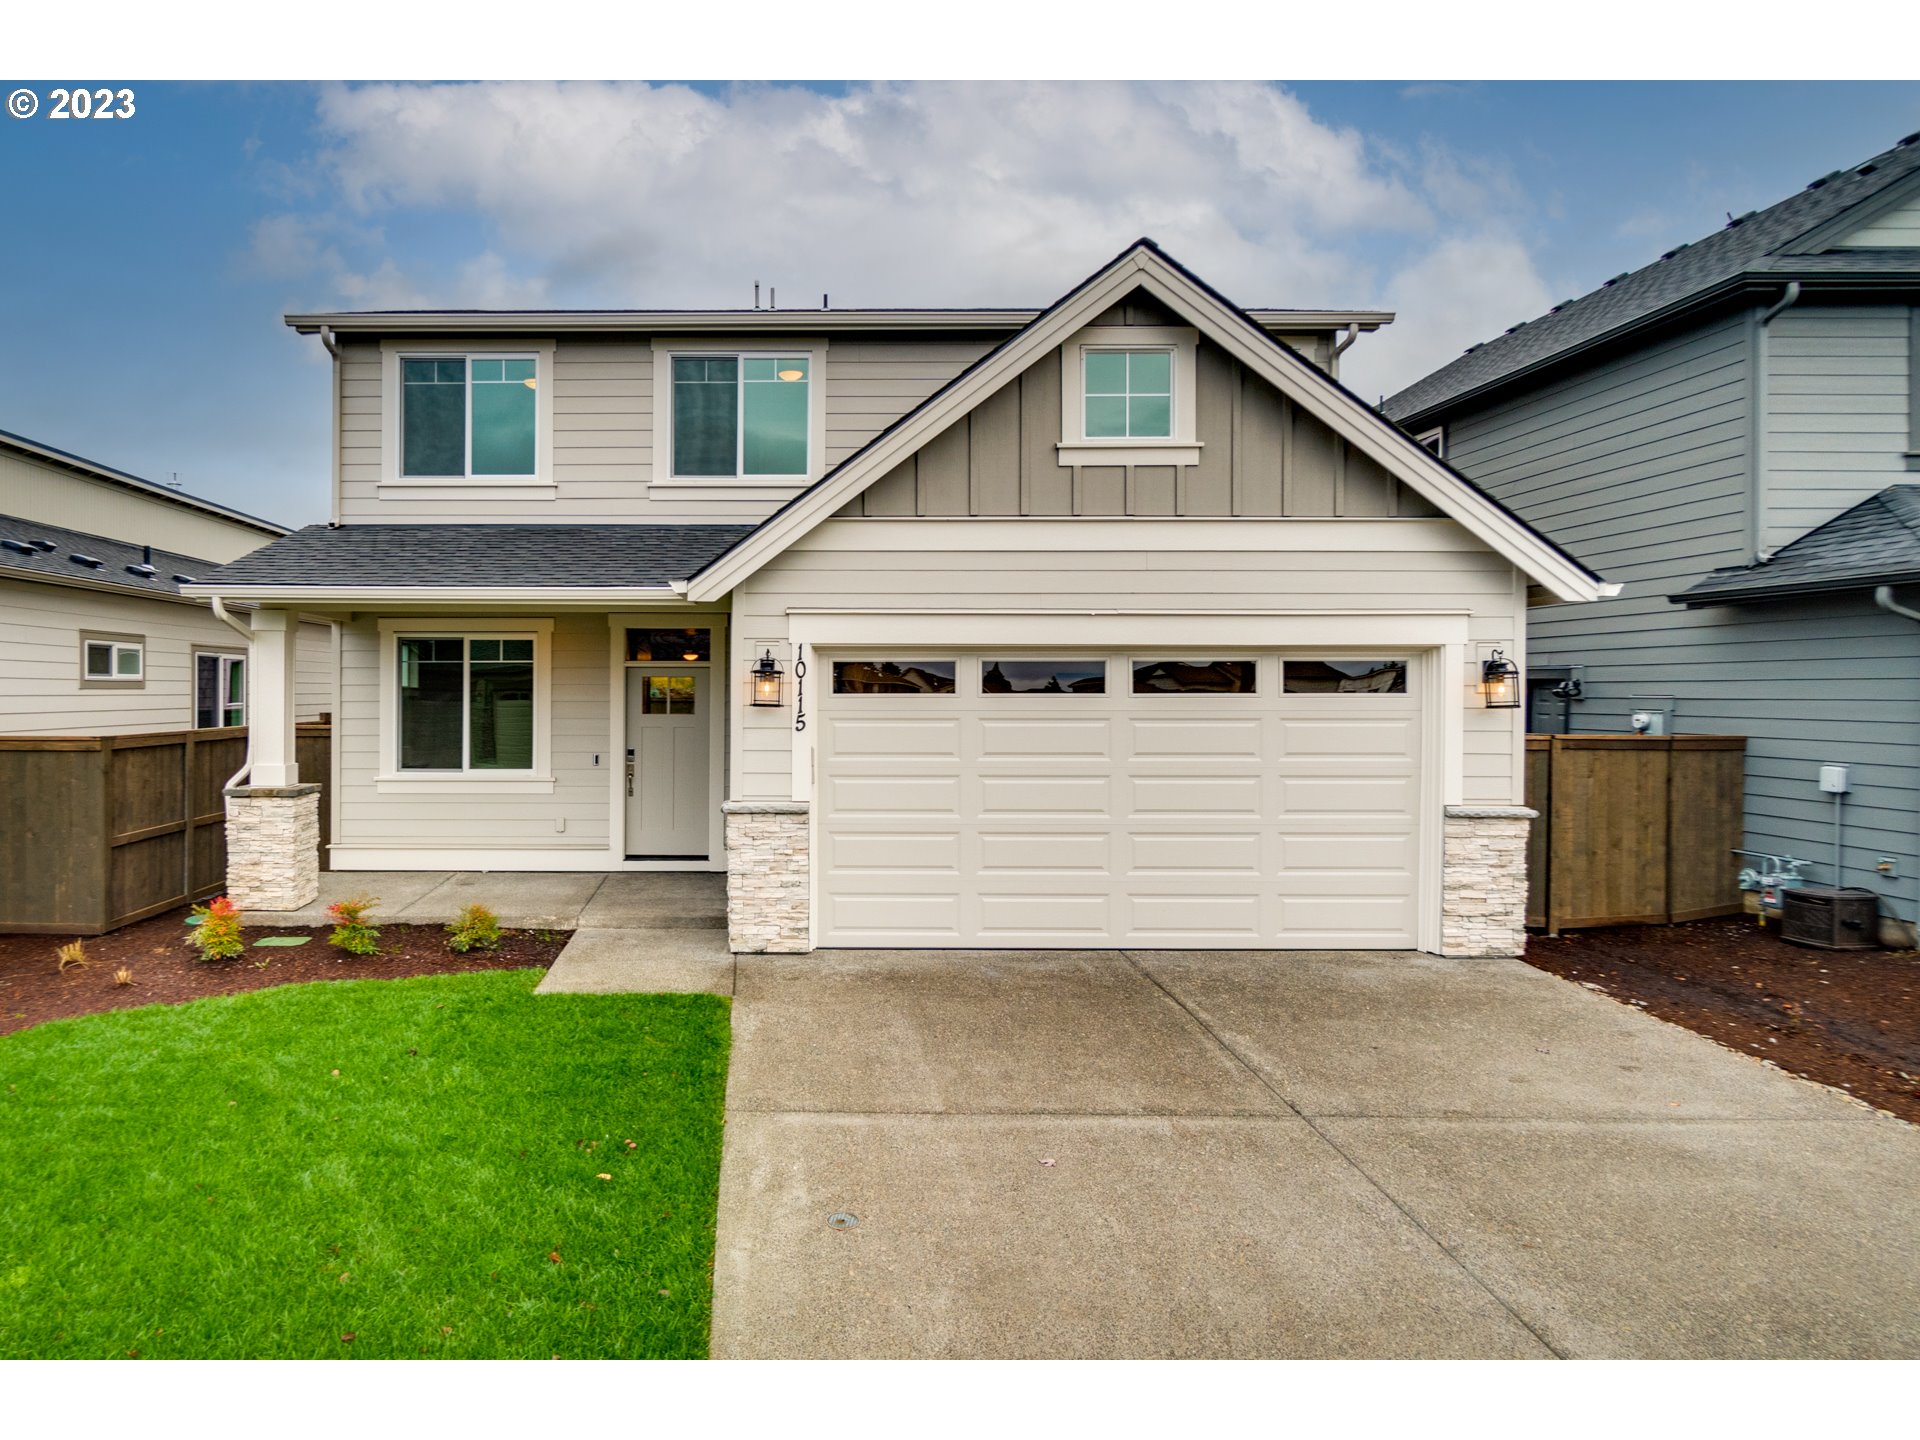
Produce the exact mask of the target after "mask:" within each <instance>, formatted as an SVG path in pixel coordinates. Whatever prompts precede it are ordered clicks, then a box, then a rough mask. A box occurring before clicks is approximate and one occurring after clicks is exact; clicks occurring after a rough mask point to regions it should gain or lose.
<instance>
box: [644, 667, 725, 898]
mask: <svg viewBox="0 0 1920 1440" xmlns="http://www.w3.org/2000/svg"><path fill="white" fill-rule="evenodd" d="M708 703H709V696H708V693H707V667H705V666H703V665H679V666H675V665H670V664H667V665H642V666H636V667H633V668H630V669H629V670H628V671H627V857H628V858H629V859H636V860H705V859H707V858H708V855H707V846H708V839H709V836H710V834H711V830H712V825H711V822H712V818H713V817H712V813H711V812H712V808H713V806H712V795H711V793H710V786H711V784H712V777H711V774H710V772H709V769H708V764H707V762H708V758H709V751H708V748H707V747H708V739H707V737H708V734H709V732H710V730H711V717H709V716H708V714H707V705H708Z"/></svg>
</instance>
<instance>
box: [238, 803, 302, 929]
mask: <svg viewBox="0 0 1920 1440" xmlns="http://www.w3.org/2000/svg"><path fill="white" fill-rule="evenodd" d="M319 897H320V787H319V786H318V785H244V786H236V787H235V788H234V789H231V790H229V791H227V898H228V899H229V900H231V901H233V903H234V904H236V905H238V906H239V907H240V908H241V909H242V910H298V909H299V908H300V907H301V906H303V905H311V904H312V903H313V902H314V901H315V900H317V899H318V898H319Z"/></svg>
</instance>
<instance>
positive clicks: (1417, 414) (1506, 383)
mask: <svg viewBox="0 0 1920 1440" xmlns="http://www.w3.org/2000/svg"><path fill="white" fill-rule="evenodd" d="M1806 258H1807V259H1808V260H1809V261H1817V260H1819V259H1820V258H1821V257H1820V256H1817V255H1809V256H1807V257H1806ZM1794 280H1798V281H1799V282H1800V283H1801V284H1802V285H1803V286H1804V285H1816V286H1821V287H1827V286H1831V287H1833V288H1834V289H1846V290H1910V289H1912V288H1914V287H1915V286H1916V285H1920V267H1917V268H1916V269H1914V270H1912V271H1908V272H1900V273H1895V274H1872V273H1865V274H1863V273H1857V272H1847V271H1840V270H1822V269H1820V268H1819V267H1818V266H1816V265H1812V264H1809V265H1808V266H1807V267H1806V268H1805V269H1804V270H1802V269H1799V268H1795V269H1791V270H1749V271H1743V272H1742V273H1741V274H1739V275H1735V276H1733V277H1731V278H1730V279H1727V280H1724V281H1722V282H1720V283H1719V284H1717V285H1713V286H1711V287H1709V288H1708V289H1705V290H1700V291H1696V292H1695V293H1694V294H1692V295H1689V296H1687V297H1686V298H1685V299H1683V300H1676V301H1675V302H1674V303H1673V304H1671V305H1668V306H1665V307H1663V308H1661V309H1659V310H1655V311H1652V312H1651V313H1649V314H1646V315H1641V316H1638V317H1636V318H1635V319H1632V320H1629V321H1627V322H1626V323H1624V324H1621V325H1616V326H1614V327H1613V329H1611V330H1603V331H1602V332H1600V333H1599V334H1598V335H1593V336H1589V337H1588V338H1587V339H1585V340H1582V341H1580V342H1579V343H1578V344H1575V345H1569V346H1568V347H1567V348H1566V349H1564V350H1556V351H1555V352H1554V353H1553V354H1551V355H1548V356H1546V357H1544V358H1542V359H1539V360H1536V361H1534V362H1533V363H1532V364H1531V365H1526V366H1523V367H1521V368H1520V369H1518V370H1514V371H1510V372H1509V373H1507V374H1505V375H1502V376H1500V377H1499V378H1498V379H1497V380H1489V381H1486V382H1485V383H1484V384H1480V385H1476V386H1474V387H1473V388H1472V389H1471V390H1462V391H1461V392H1460V393H1459V394H1458V395H1451V396H1448V397H1447V398H1446V399H1445V400H1442V401H1440V402H1438V403H1437V404H1433V405H1429V406H1427V407H1426V408H1425V409H1422V410H1410V411H1408V412H1407V413H1406V414H1404V415H1395V416H1393V417H1391V418H1392V419H1393V422H1394V424H1396V425H1402V426H1405V427H1407V428H1408V429H1417V428H1419V427H1421V426H1423V425H1431V424H1433V423H1435V422H1436V421H1440V420H1444V419H1445V418H1446V417H1447V415H1448V414H1449V413H1451V412H1453V411H1456V410H1460V409H1464V408H1465V407H1467V406H1468V405H1471V404H1473V403H1474V402H1476V401H1480V400H1483V399H1485V398H1487V397H1488V396H1491V395H1495V394H1498V393H1499V392H1501V391H1503V390H1506V389H1509V388H1512V387H1514V386H1518V385H1522V384H1525V383H1526V382H1527V381H1529V380H1534V379H1538V378H1539V377H1540V376H1541V375H1543V374H1545V373H1547V372H1549V371H1553V370H1557V369H1559V368H1560V367H1561V366H1564V365H1568V364H1571V363H1573V362H1575V361H1577V360H1580V359H1582V358H1584V357H1586V356H1588V355H1591V354H1592V353H1593V352H1594V351H1596V350H1602V349H1605V348H1606V347H1607V346H1609V345H1613V344H1615V343H1617V342H1619V341H1621V340H1623V339H1625V338H1627V337H1628V336H1630V335H1633V334H1635V333H1636V332H1638V331H1641V330H1649V329H1654V328H1657V327H1659V326H1662V325H1669V324H1672V323H1673V322H1674V321H1676V320H1681V319H1685V318H1686V317H1687V316H1689V315H1693V314H1695V313H1698V312H1702V311H1706V310H1711V309H1713V308H1714V307H1716V306H1719V305H1724V304H1727V303H1728V302H1729V301H1733V300H1740V299H1746V298H1748V297H1749V296H1758V295H1762V294H1768V295H1777V294H1778V293H1779V290H1780V287H1781V286H1783V285H1785V284H1787V283H1788V282H1790V281H1794Z"/></svg>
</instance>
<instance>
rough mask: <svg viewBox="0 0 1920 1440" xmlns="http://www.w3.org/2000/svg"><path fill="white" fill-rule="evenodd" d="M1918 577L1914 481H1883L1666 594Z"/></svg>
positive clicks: (1807, 589) (1918, 498)
mask: <svg viewBox="0 0 1920 1440" xmlns="http://www.w3.org/2000/svg"><path fill="white" fill-rule="evenodd" d="M1915 581H1920V485H1890V486H1888V487H1887V488H1886V489H1885V490H1882V491H1881V492H1880V493H1879V494H1878V495H1875V496H1874V497H1872V498H1871V499H1869V500H1862V501H1861V502H1860V503H1859V504H1858V505H1856V506H1854V507H1853V508H1852V509H1851V510H1846V511H1842V512H1841V513H1840V514H1838V515H1836V516H1834V517H1833V519H1831V520H1829V521H1827V523H1826V524H1824V525H1822V526H1820V527H1819V528H1818V529H1817V530H1809V531H1808V532H1807V533H1806V534H1805V535H1802V536H1801V537H1800V538H1799V539H1798V540H1795V541H1794V542H1793V543H1792V544H1791V545H1785V546H1782V547H1781V548H1780V549H1779V550H1777V551H1775V552H1774V555H1773V558H1772V559H1771V560H1766V561H1763V562H1761V563H1760V564H1758V565H1736V566H1732V567H1730V568H1728V569H1725V570H1715V571H1714V572H1713V573H1712V574H1711V575H1708V576H1707V577H1706V578H1705V579H1704V580H1700V581H1698V582H1697V583H1695V584H1694V585H1692V586H1690V587H1689V588H1688V589H1686V590H1683V591H1681V592H1680V593H1679V594H1678V595H1674V596H1671V597H1670V598H1671V599H1672V600H1674V601H1675V602H1676V603H1678V604H1681V605H1690V606H1698V605H1736V604H1739V603H1740V602H1741V601H1744V600H1777V599H1780V598H1782V597H1784V596H1788V595H1804V594H1809V593H1813V592H1818V591H1823V590H1859V589H1864V588H1865V587H1866V586H1869V585H1904V584H1909V583H1913V582H1915Z"/></svg>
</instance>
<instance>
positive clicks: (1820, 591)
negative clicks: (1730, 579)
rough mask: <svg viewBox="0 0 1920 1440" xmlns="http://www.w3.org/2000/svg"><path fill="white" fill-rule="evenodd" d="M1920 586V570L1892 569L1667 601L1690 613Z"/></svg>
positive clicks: (1683, 594)
mask: <svg viewBox="0 0 1920 1440" xmlns="http://www.w3.org/2000/svg"><path fill="white" fill-rule="evenodd" d="M1913 584H1920V571H1916V570H1892V571H1886V572H1884V573H1882V574H1878V575H1848V576H1841V577H1838V578H1835V579H1832V580H1807V581H1790V582H1788V583H1786V584H1783V585H1777V586H1770V587H1767V588H1765V589H1762V588H1760V587H1759V586H1749V587H1745V588H1742V589H1739V590H1701V591H1698V592H1694V591H1689V590H1683V591H1681V592H1680V593H1679V594H1678V595H1669V596H1668V597H1667V599H1668V600H1669V601H1670V602H1671V603H1672V604H1675V605H1684V606H1686V608H1687V609H1689V610H1698V609H1701V608H1702V607H1704V606H1708V605H1740V604H1743V603H1745V602H1747V601H1749V600H1791V599H1793V598H1794V597H1795V596H1798V595H1830V594H1833V593H1834V592H1836V591H1841V590H1871V589H1872V588H1873V587H1874V586H1876V585H1913Z"/></svg>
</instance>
